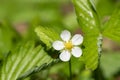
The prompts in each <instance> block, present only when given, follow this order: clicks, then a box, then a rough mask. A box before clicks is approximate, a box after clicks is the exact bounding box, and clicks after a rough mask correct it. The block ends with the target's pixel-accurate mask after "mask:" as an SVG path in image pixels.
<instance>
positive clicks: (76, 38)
mask: <svg viewBox="0 0 120 80" xmlns="http://www.w3.org/2000/svg"><path fill="white" fill-rule="evenodd" d="M82 42H83V36H82V35H80V34H76V35H74V36H73V38H72V44H73V45H80V44H81V43H82Z"/></svg>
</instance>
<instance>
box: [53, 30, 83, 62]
mask: <svg viewBox="0 0 120 80" xmlns="http://www.w3.org/2000/svg"><path fill="white" fill-rule="evenodd" d="M60 37H61V39H62V40H63V41H59V40H57V41H55V42H53V45H52V46H53V48H54V49H55V50H61V51H62V52H61V54H60V55H59V58H60V59H61V60H62V61H69V60H70V57H71V55H73V56H74V57H80V56H81V55H82V49H81V48H80V47H78V45H80V44H82V42H83V37H82V35H80V34H75V35H74V36H73V37H72V39H71V33H70V32H69V31H67V30H64V31H62V33H61V35H60Z"/></svg>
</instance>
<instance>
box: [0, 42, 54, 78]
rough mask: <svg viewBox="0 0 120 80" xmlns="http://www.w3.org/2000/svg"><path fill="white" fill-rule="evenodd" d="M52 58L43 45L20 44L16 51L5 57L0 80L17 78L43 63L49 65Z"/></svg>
mask: <svg viewBox="0 0 120 80" xmlns="http://www.w3.org/2000/svg"><path fill="white" fill-rule="evenodd" d="M52 60H53V59H52V58H51V57H50V56H48V55H47V53H46V52H45V51H44V48H43V47H42V46H41V45H39V46H37V47H35V45H34V42H32V41H30V42H27V43H26V44H24V45H22V46H18V47H17V49H15V51H12V52H11V53H9V54H8V56H7V57H6V58H5V59H4V61H3V65H2V67H1V72H0V80H16V79H17V78H18V77H19V76H20V75H22V74H24V73H25V72H27V71H29V70H31V69H32V68H34V67H37V66H42V65H43V64H47V65H48V64H49V63H51V62H52Z"/></svg>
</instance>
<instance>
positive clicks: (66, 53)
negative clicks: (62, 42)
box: [59, 50, 71, 62]
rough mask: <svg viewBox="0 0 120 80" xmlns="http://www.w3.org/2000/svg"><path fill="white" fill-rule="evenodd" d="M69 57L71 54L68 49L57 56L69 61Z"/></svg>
mask: <svg viewBox="0 0 120 80" xmlns="http://www.w3.org/2000/svg"><path fill="white" fill-rule="evenodd" d="M70 57H71V54H70V52H69V51H67V50H64V51H63V52H62V53H61V54H60V56H59V58H60V59H61V60H62V61H65V62H66V61H69V60H70Z"/></svg>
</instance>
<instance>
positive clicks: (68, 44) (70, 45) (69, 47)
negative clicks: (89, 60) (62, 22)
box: [64, 41, 73, 50]
mask: <svg viewBox="0 0 120 80" xmlns="http://www.w3.org/2000/svg"><path fill="white" fill-rule="evenodd" d="M64 45H65V49H68V50H71V49H72V47H73V45H72V42H71V41H68V42H65V43H64Z"/></svg>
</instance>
